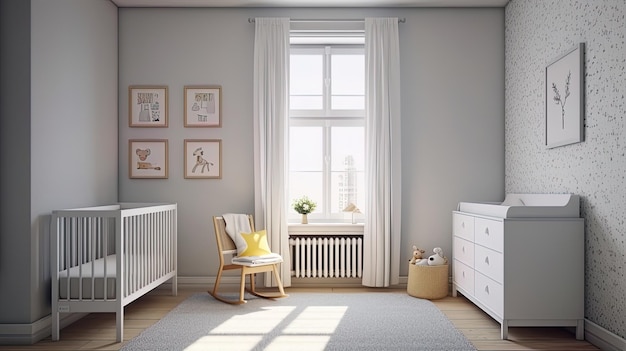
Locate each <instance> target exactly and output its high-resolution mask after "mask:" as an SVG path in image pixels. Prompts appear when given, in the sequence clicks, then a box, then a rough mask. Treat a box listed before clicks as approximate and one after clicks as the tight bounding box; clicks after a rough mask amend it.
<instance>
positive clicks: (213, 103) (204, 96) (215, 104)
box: [184, 85, 222, 127]
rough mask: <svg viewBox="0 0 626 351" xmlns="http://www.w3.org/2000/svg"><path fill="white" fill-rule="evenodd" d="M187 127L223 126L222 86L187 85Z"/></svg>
mask: <svg viewBox="0 0 626 351" xmlns="http://www.w3.org/2000/svg"><path fill="white" fill-rule="evenodd" d="M184 95H185V127H221V126H222V87H221V86H217V85H216V86H212V85H207V86H186V87H185V92H184Z"/></svg>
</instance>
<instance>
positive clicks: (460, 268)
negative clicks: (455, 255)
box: [453, 260, 474, 295]
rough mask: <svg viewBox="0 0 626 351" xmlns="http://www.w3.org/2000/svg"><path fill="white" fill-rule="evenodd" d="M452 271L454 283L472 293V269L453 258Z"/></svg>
mask: <svg viewBox="0 0 626 351" xmlns="http://www.w3.org/2000/svg"><path fill="white" fill-rule="evenodd" d="M453 273H454V284H456V285H457V286H458V287H460V288H463V289H464V290H465V291H467V293H468V294H470V295H474V270H473V269H472V268H470V267H469V266H467V265H465V264H463V263H462V262H461V261H458V260H454V267H453Z"/></svg>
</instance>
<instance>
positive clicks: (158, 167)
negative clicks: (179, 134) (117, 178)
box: [128, 139, 169, 179]
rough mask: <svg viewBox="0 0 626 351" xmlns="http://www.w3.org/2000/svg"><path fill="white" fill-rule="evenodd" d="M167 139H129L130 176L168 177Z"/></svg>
mask: <svg viewBox="0 0 626 351" xmlns="http://www.w3.org/2000/svg"><path fill="white" fill-rule="evenodd" d="M168 168H169V164H168V141H167V139H130V140H128V177H129V178H161V179H166V178H167V177H168Z"/></svg>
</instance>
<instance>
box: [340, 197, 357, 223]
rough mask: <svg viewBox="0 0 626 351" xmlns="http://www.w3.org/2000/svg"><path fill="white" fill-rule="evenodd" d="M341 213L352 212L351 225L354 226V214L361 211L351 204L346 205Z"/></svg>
mask: <svg viewBox="0 0 626 351" xmlns="http://www.w3.org/2000/svg"><path fill="white" fill-rule="evenodd" d="M343 212H352V224H356V219H354V214H355V213H361V210H359V208H358V207H356V205H355V204H354V203H352V202H351V203H349V204H348V206H346V208H344V209H343Z"/></svg>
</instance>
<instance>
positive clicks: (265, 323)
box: [210, 306, 295, 335]
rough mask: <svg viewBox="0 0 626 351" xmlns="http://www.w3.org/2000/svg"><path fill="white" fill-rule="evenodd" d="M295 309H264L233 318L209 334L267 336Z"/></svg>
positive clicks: (289, 307)
mask: <svg viewBox="0 0 626 351" xmlns="http://www.w3.org/2000/svg"><path fill="white" fill-rule="evenodd" d="M294 309H295V307H294V306H276V307H266V308H264V309H263V310H262V311H258V312H252V313H246V314H243V315H237V316H233V317H231V318H230V319H228V320H227V321H226V322H224V323H222V324H220V325H219V326H218V327H216V328H215V329H213V330H211V332H210V333H211V334H239V335H241V334H243V335H250V334H267V333H269V332H270V331H272V330H273V329H274V328H276V326H277V325H278V324H280V322H282V321H283V320H284V319H285V318H286V317H287V316H288V315H289V314H290V313H291V311H293V310H294Z"/></svg>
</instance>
